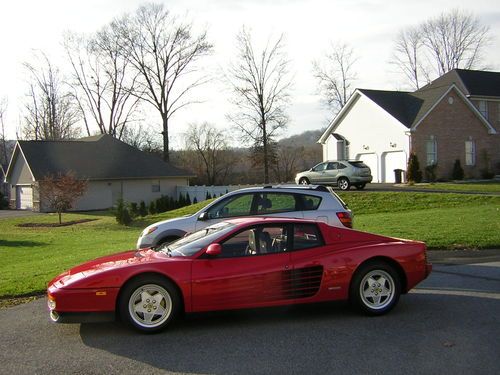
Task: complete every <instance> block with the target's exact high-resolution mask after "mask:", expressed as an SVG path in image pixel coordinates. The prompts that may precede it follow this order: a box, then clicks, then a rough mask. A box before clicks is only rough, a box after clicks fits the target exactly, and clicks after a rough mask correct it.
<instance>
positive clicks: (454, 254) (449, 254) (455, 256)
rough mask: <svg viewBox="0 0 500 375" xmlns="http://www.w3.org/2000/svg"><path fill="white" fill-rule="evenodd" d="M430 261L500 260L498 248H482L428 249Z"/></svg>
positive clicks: (439, 262)
mask: <svg viewBox="0 0 500 375" xmlns="http://www.w3.org/2000/svg"><path fill="white" fill-rule="evenodd" d="M427 255H428V257H429V260H430V261H431V263H436V264H474V263H486V262H500V249H483V250H428V251H427Z"/></svg>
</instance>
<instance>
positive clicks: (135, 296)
mask: <svg viewBox="0 0 500 375" xmlns="http://www.w3.org/2000/svg"><path fill="white" fill-rule="evenodd" d="M144 293H146V295H144ZM180 306H181V300H180V296H179V293H178V292H177V288H176V287H175V286H174V285H173V284H172V283H171V282H170V281H168V280H167V279H165V278H163V277H161V276H159V275H145V276H143V277H138V278H136V279H133V280H132V281H130V282H129V283H127V284H126V285H125V286H124V287H123V290H122V291H121V294H120V301H119V309H120V316H121V317H122V319H123V320H124V321H125V322H126V323H128V324H129V325H131V326H132V327H133V328H135V329H137V330H139V331H141V332H146V333H154V332H159V331H161V330H163V329H165V328H166V327H167V325H168V324H169V323H170V322H171V321H172V320H173V319H174V318H175V316H176V315H177V314H178V312H179V309H180Z"/></svg>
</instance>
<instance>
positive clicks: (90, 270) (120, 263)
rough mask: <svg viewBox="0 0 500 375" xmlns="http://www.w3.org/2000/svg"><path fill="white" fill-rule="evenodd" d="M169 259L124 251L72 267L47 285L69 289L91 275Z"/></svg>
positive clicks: (151, 254) (160, 255) (149, 252)
mask: <svg viewBox="0 0 500 375" xmlns="http://www.w3.org/2000/svg"><path fill="white" fill-rule="evenodd" d="M169 259H174V258H169V257H167V256H165V255H164V254H162V253H157V252H155V251H153V250H142V251H136V250H131V251H125V252H122V253H118V254H113V255H108V256H105V257H101V258H97V259H94V260H91V261H89V262H86V263H82V264H80V265H78V266H76V267H73V268H71V269H70V270H68V271H66V272H64V273H62V274H61V275H59V276H57V277H56V278H54V279H53V280H52V281H51V282H50V283H49V287H50V286H51V285H53V286H55V287H57V288H62V287H69V285H70V284H71V285H72V286H73V284H75V283H77V282H78V281H80V280H82V279H85V278H88V277H90V276H93V275H97V274H102V273H104V272H107V271H111V270H113V271H116V270H118V269H122V268H125V267H131V266H135V265H139V264H145V263H155V262H158V261H168V260H169Z"/></svg>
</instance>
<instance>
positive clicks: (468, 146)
mask: <svg viewBox="0 0 500 375" xmlns="http://www.w3.org/2000/svg"><path fill="white" fill-rule="evenodd" d="M475 164H476V144H475V142H474V141H465V165H475Z"/></svg>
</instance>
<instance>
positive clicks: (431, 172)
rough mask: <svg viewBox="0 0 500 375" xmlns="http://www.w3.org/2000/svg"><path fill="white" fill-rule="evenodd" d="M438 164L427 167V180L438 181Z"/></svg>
mask: <svg viewBox="0 0 500 375" xmlns="http://www.w3.org/2000/svg"><path fill="white" fill-rule="evenodd" d="M436 173H437V164H432V165H428V166H427V167H425V180H426V181H427V182H436Z"/></svg>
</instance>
